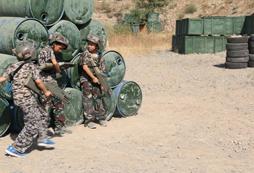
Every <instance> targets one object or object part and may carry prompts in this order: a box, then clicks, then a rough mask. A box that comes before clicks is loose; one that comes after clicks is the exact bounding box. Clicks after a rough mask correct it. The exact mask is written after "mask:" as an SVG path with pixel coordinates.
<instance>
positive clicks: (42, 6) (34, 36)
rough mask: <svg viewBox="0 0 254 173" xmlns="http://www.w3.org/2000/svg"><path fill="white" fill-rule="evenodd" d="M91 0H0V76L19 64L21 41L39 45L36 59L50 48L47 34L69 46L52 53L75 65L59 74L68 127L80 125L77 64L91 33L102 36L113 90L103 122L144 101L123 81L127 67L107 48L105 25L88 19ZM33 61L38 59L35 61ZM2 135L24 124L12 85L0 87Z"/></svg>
mask: <svg viewBox="0 0 254 173" xmlns="http://www.w3.org/2000/svg"><path fill="white" fill-rule="evenodd" d="M93 11H94V2H93V0H53V1H52V0H44V1H39V0H33V1H31V0H13V1H12V2H11V3H10V1H9V0H1V1H0V20H1V23H0V40H1V41H0V76H2V74H3V72H4V71H5V70H6V68H7V67H8V66H9V65H10V64H12V63H14V62H17V59H16V57H14V56H12V49H13V48H15V47H16V46H17V45H18V44H19V43H20V42H22V41H24V40H32V41H33V42H34V43H35V44H36V46H37V55H38V54H39V52H40V51H41V50H42V49H43V48H44V47H45V46H47V45H48V43H49V40H48V36H49V34H50V33H53V34H55V35H63V36H65V37H66V38H67V39H69V41H70V46H69V47H68V48H67V49H66V50H63V51H62V52H61V53H59V54H57V55H56V58H57V60H58V61H59V62H60V61H66V62H67V61H68V62H74V63H75V67H72V68H69V69H68V70H66V71H64V70H62V72H61V73H60V74H58V75H57V81H58V85H59V87H60V88H62V89H63V90H65V91H66V92H68V93H69V94H70V96H71V98H70V103H69V104H66V105H65V108H64V111H65V116H66V125H67V126H74V125H79V124H81V123H82V122H83V121H84V117H83V112H84V110H83V107H82V92H81V91H80V83H79V79H80V72H81V70H82V69H81V67H80V66H79V65H78V60H79V57H80V55H81V53H82V52H83V51H84V50H85V49H86V46H87V42H86V36H87V35H88V34H89V33H91V32H92V33H95V34H97V35H99V36H100V37H102V38H103V40H104V41H105V44H104V46H103V48H101V49H100V50H99V51H100V52H102V54H103V56H104V58H105V63H106V71H107V80H108V82H109V84H110V86H111V88H112V89H113V91H114V92H113V93H112V95H111V98H103V102H104V107H105V109H106V120H110V119H111V117H112V116H113V115H120V116H123V117H125V116H132V115H135V114H136V113H137V112H138V110H139V108H140V106H141V103H142V91H141V88H140V87H139V85H138V84H137V83H135V82H134V81H125V80H124V76H125V71H126V65H125V62H124V59H123V57H122V56H121V54H120V53H118V52H117V51H114V50H107V51H106V50H105V47H106V44H107V33H106V30H105V27H104V26H103V24H101V23H100V22H99V21H98V20H95V19H92V18H91V16H92V14H93ZM35 60H36V59H35ZM0 94H1V96H2V97H1V98H0V136H2V135H3V134H4V133H5V132H6V131H7V130H8V128H9V126H10V127H11V129H12V130H15V131H17V132H19V131H21V129H22V128H23V126H24V123H23V113H22V112H21V111H20V110H19V109H18V108H17V107H16V106H15V105H14V104H13V101H12V83H9V82H7V81H5V82H3V83H0Z"/></svg>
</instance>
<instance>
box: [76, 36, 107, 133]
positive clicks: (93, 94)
mask: <svg viewBox="0 0 254 173" xmlns="http://www.w3.org/2000/svg"><path fill="white" fill-rule="evenodd" d="M87 43H88V45H87V49H86V50H85V51H84V52H83V54H82V55H81V56H80V58H79V65H80V66H82V72H81V77H80V84H81V91H82V92H83V96H82V100H83V108H84V110H85V111H84V116H85V126H88V127H89V128H91V129H94V128H96V125H95V124H94V123H93V122H94V121H95V119H97V120H98V121H99V123H100V125H101V126H103V127H106V126H107V123H106V122H105V109H104V107H103V103H102V98H101V96H100V95H101V94H100V93H101V90H103V87H101V85H100V83H99V81H98V78H97V76H96V75H95V74H93V73H92V72H91V70H90V69H89V66H88V64H89V63H88V62H89V59H90V58H92V59H93V60H94V62H95V64H97V67H98V68H99V69H100V71H101V72H102V73H105V72H106V67H105V59H104V58H103V56H102V54H101V53H100V52H98V49H100V48H101V47H102V46H103V43H104V41H103V40H102V39H101V38H100V37H99V36H98V35H95V34H88V35H87ZM90 68H92V67H90Z"/></svg>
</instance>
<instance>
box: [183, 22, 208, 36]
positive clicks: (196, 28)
mask: <svg viewBox="0 0 254 173" xmlns="http://www.w3.org/2000/svg"><path fill="white" fill-rule="evenodd" d="M203 30H204V25H203V19H196V18H186V19H182V35H202V34H203Z"/></svg>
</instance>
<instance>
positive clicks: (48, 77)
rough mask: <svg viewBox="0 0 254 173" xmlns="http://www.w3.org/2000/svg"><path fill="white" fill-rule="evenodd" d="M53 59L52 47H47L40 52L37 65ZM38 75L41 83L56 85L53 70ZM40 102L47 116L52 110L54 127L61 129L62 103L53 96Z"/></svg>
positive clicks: (62, 117)
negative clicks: (53, 83)
mask: <svg viewBox="0 0 254 173" xmlns="http://www.w3.org/2000/svg"><path fill="white" fill-rule="evenodd" d="M53 58H56V57H55V53H54V51H53V49H52V47H51V46H49V45H48V46H46V47H45V48H44V49H42V50H41V52H40V54H39V56H38V65H39V66H41V65H43V64H45V63H48V62H51V59H53ZM40 75H41V78H42V80H43V82H55V83H56V84H57V81H56V71H55V70H52V71H50V72H44V71H41V72H40ZM40 102H41V104H42V105H43V106H44V107H45V108H46V110H47V112H48V114H49V115H50V112H51V109H53V115H54V118H55V126H56V127H63V126H64V125H65V115H64V104H63V103H62V101H60V100H59V99H57V98H56V97H55V96H53V97H49V98H47V99H43V98H40Z"/></svg>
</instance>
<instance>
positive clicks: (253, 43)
mask: <svg viewBox="0 0 254 173" xmlns="http://www.w3.org/2000/svg"><path fill="white" fill-rule="evenodd" d="M249 49H254V41H250V42H249Z"/></svg>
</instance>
